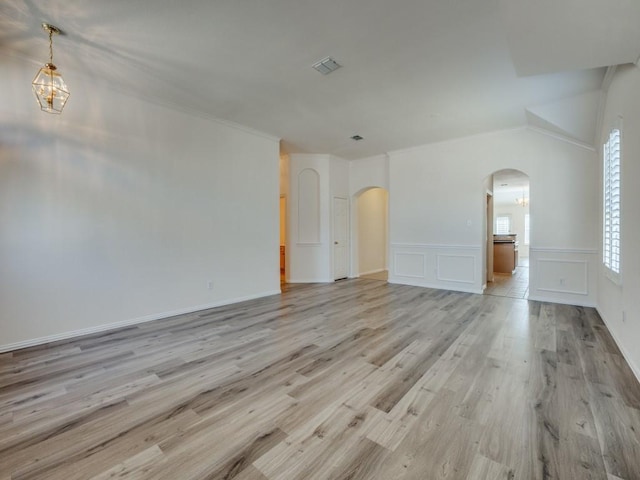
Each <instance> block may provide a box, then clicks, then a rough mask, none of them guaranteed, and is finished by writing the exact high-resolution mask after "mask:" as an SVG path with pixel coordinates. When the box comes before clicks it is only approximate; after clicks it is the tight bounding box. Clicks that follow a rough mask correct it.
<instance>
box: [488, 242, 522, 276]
mask: <svg viewBox="0 0 640 480" xmlns="http://www.w3.org/2000/svg"><path fill="white" fill-rule="evenodd" d="M517 266H518V242H517V240H516V235H515V234H511V235H494V236H493V271H494V272H495V273H509V274H513V272H514V271H515V269H516V267H517Z"/></svg>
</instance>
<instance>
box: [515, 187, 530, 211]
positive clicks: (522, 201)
mask: <svg viewBox="0 0 640 480" xmlns="http://www.w3.org/2000/svg"><path fill="white" fill-rule="evenodd" d="M516 203H517V204H518V205H520V206H521V207H526V206H527V205H529V199H528V198H527V197H525V196H524V189H523V190H522V198H516Z"/></svg>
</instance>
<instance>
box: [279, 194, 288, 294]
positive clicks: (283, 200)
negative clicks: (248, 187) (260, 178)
mask: <svg viewBox="0 0 640 480" xmlns="http://www.w3.org/2000/svg"><path fill="white" fill-rule="evenodd" d="M286 242H287V197H285V196H284V195H280V283H281V284H282V283H285V282H286V275H285V273H286V265H287V262H286V258H287V254H286V251H287V247H286Z"/></svg>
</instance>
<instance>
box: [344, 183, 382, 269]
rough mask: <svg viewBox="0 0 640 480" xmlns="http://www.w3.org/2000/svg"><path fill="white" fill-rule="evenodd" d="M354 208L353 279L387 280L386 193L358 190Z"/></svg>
mask: <svg viewBox="0 0 640 480" xmlns="http://www.w3.org/2000/svg"><path fill="white" fill-rule="evenodd" d="M354 200H355V202H354V203H355V208H354V214H355V215H354V219H353V221H354V229H353V233H354V235H353V236H354V237H355V238H354V242H353V245H354V250H355V251H354V252H353V253H354V255H353V259H354V260H353V264H352V266H353V269H354V276H357V277H363V278H370V279H375V280H385V281H386V280H387V277H388V268H389V260H388V250H389V193H388V191H387V190H386V189H384V188H381V187H369V188H365V189H363V190H360V191H359V192H358V193H357V194H356V195H355V196H354Z"/></svg>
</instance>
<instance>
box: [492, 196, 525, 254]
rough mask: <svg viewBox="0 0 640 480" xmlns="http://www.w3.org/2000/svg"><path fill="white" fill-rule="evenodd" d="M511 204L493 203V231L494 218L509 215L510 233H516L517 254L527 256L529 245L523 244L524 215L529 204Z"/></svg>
mask: <svg viewBox="0 0 640 480" xmlns="http://www.w3.org/2000/svg"><path fill="white" fill-rule="evenodd" d="M513 203H514V204H513V205H501V204H498V205H495V204H494V210H493V220H494V222H493V231H494V233H495V231H496V225H495V219H496V218H498V217H500V216H509V217H511V233H515V234H517V237H516V238H517V239H518V256H519V257H520V258H527V257H529V245H525V244H524V217H525V215H526V214H528V213H529V205H527V206H526V207H521V206H520V205H517V204H516V203H515V200H514V202H513Z"/></svg>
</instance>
